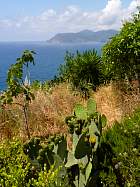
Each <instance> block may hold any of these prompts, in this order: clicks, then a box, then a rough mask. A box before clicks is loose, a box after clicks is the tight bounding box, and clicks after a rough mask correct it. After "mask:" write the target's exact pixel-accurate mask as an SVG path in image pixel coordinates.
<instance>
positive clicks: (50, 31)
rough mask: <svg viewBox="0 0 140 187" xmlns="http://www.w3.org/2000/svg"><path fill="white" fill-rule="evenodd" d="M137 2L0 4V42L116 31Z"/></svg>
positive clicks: (25, 0) (29, 0) (14, 0)
mask: <svg viewBox="0 0 140 187" xmlns="http://www.w3.org/2000/svg"><path fill="white" fill-rule="evenodd" d="M139 4H140V0H77V1H74V0H22V1H21V0H4V1H2V0H1V2H0V41H9V40H10V41H12V40H46V39H48V38H50V37H52V36H53V35H54V34H56V33H58V32H78V31H80V30H83V29H91V30H95V31H96V30H102V29H119V28H120V27H121V25H122V20H126V19H128V18H129V17H130V15H131V14H132V13H133V12H135V11H136V6H137V5H139Z"/></svg>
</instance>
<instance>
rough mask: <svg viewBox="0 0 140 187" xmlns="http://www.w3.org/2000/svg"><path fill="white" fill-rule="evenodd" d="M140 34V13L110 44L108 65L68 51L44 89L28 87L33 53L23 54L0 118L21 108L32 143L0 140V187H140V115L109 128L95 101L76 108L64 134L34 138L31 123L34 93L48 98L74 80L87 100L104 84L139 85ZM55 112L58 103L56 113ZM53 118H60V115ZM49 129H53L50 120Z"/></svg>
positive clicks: (0, 98)
mask: <svg viewBox="0 0 140 187" xmlns="http://www.w3.org/2000/svg"><path fill="white" fill-rule="evenodd" d="M139 33H140V11H139V13H137V14H135V15H134V16H133V19H132V20H131V21H129V22H126V23H125V24H124V25H123V27H122V29H121V31H120V33H119V34H117V35H116V36H115V37H113V38H112V39H111V40H110V41H109V42H108V43H107V44H106V45H105V46H104V49H103V57H102V59H101V58H100V57H99V56H98V55H97V53H96V51H94V50H93V51H86V52H84V53H83V54H80V53H79V52H77V54H76V55H72V54H71V53H67V54H66V57H65V61H66V63H65V64H64V65H62V66H61V67H60V74H59V77H58V78H57V77H56V78H55V79H54V80H52V81H49V82H44V83H43V84H41V83H40V82H39V81H34V83H33V84H32V86H29V85H28V84H25V83H24V81H23V68H24V66H25V67H26V68H27V73H26V74H27V77H28V79H29V72H28V66H29V63H32V64H34V57H33V55H34V54H35V53H34V52H33V51H28V50H26V51H24V52H23V55H22V56H21V58H18V59H17V62H16V64H15V65H12V66H11V68H10V69H9V71H8V78H7V83H8V88H7V90H5V91H4V92H3V93H2V94H1V96H0V107H1V111H0V112H1V116H4V120H3V121H2V124H4V125H5V124H6V123H7V121H8V120H9V116H8V118H6V117H5V110H6V107H7V106H8V107H9V106H11V107H12V106H13V105H15V104H16V105H18V106H19V107H21V109H22V117H24V118H23V124H24V125H23V127H24V129H25V131H26V134H27V137H28V141H27V138H26V139H24V140H22V139H20V140H17V139H15V137H14V138H13V139H12V138H11V140H2V141H1V143H0V187H65V186H68V187H91V186H99V187H117V186H118V187H129V186H131V187H137V186H140V177H139V173H140V161H139V156H140V134H139V133H140V110H136V111H135V112H134V113H133V115H132V116H131V117H127V118H125V119H124V120H123V121H122V122H120V123H118V122H116V123H115V124H113V126H112V127H110V128H109V129H108V128H107V126H106V124H107V118H106V117H105V115H102V114H100V113H99V112H97V110H96V108H97V107H96V103H95V101H94V100H93V99H91V98H90V99H88V100H84V101H86V103H87V106H86V107H85V103H84V105H82V104H76V106H75V108H74V111H73V113H72V115H71V116H67V117H66V118H65V124H66V125H67V130H68V131H67V132H66V133H63V134H61V133H57V134H53V135H52V134H51V135H49V133H48V136H45V135H44V136H39V137H35V135H34V136H32V135H31V133H30V127H29V121H28V116H29V115H30V114H31V113H30V110H29V107H30V103H31V102H33V100H34V99H35V95H34V90H39V89H40V90H43V91H44V90H45V94H46V95H45V96H46V97H48V95H47V94H48V90H49V89H50V87H51V86H52V85H53V86H54V85H55V84H59V83H60V82H61V81H66V82H67V81H68V82H70V83H71V84H72V86H73V88H74V89H78V90H79V91H80V92H82V93H83V94H84V96H85V98H87V97H89V95H90V94H89V93H90V90H94V91H96V88H97V87H98V86H100V85H101V84H102V83H106V82H109V81H110V80H128V82H130V83H131V81H132V80H133V79H137V80H138V81H140V68H139V57H140V50H139V47H140V36H139ZM55 97H56V98H57V94H55ZM73 97H76V96H73ZM42 98H43V97H42ZM42 98H41V99H42ZM61 98H62V95H61ZM67 98H68V97H67ZM18 99H19V100H18ZM42 100H43V99H42ZM55 101H56V102H57V99H56V100H55ZM43 102H44V101H43ZM70 102H72V101H70ZM49 103H51V100H49V102H47V104H49ZM60 103H61V102H60ZM55 104H56V103H55ZM44 106H45V105H44ZM56 106H57V105H53V109H54V108H55V107H56ZM42 111H44V114H45V121H44V122H45V123H44V126H46V124H47V123H46V121H49V120H50V119H49V117H48V116H47V115H48V113H49V110H48V108H47V109H46V108H45V107H44V108H43V110H41V113H42ZM50 113H51V114H53V115H54V110H52V111H51V112H50ZM59 114H60V115H61V112H60V111H59V112H58V113H57V115H59ZM60 115H59V117H62V116H60ZM46 116H47V117H46ZM14 117H15V116H14ZM22 117H21V118H22ZM33 117H34V116H33ZM54 118H55V117H54ZM5 119H6V120H5ZM7 119H8V120H7ZM34 122H36V119H35V120H34ZM13 123H14V124H15V121H14V122H13ZM49 123H50V124H53V125H54V124H55V123H52V121H51V120H50V121H49ZM50 124H49V125H50ZM35 125H36V124H35ZM44 126H43V128H44ZM43 128H42V131H43V130H44V129H43ZM53 128H54V126H53ZM53 130H54V129H52V131H53ZM61 130H62V129H61ZM1 139H2V138H1Z"/></svg>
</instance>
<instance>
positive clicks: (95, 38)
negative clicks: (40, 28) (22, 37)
mask: <svg viewBox="0 0 140 187" xmlns="http://www.w3.org/2000/svg"><path fill="white" fill-rule="evenodd" d="M117 33H118V31H116V30H101V31H97V32H94V31H90V30H83V31H80V32H77V33H59V34H56V35H55V36H54V37H53V38H51V39H50V40H48V41H47V42H48V43H87V42H106V41H107V40H108V39H109V38H111V37H112V36H114V35H115V34H117Z"/></svg>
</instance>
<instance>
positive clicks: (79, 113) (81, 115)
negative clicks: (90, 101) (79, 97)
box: [74, 104, 87, 120]
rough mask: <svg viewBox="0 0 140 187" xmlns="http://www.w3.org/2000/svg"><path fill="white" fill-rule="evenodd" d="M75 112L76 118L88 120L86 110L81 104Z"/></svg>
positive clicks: (76, 107)
mask: <svg viewBox="0 0 140 187" xmlns="http://www.w3.org/2000/svg"><path fill="white" fill-rule="evenodd" d="M74 111H75V114H76V117H77V118H78V119H81V120H86V119H87V113H86V109H85V108H84V107H83V106H82V105H81V104H77V105H76V106H75V109H74Z"/></svg>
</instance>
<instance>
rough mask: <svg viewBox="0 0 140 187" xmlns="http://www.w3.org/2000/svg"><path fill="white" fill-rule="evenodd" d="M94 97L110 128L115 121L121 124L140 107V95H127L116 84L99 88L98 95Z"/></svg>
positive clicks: (134, 93)
mask: <svg viewBox="0 0 140 187" xmlns="http://www.w3.org/2000/svg"><path fill="white" fill-rule="evenodd" d="M93 97H94V98H95V100H96V103H97V109H98V111H99V112H101V113H102V114H105V115H106V117H107V119H108V126H111V125H112V124H113V122H115V121H118V122H120V121H121V120H122V118H123V117H124V116H126V115H131V114H132V112H133V111H134V110H135V109H136V108H137V107H138V106H140V93H136V92H131V93H129V94H128V93H127V94H126V93H124V92H122V91H120V89H119V88H118V86H116V85H115V84H110V85H108V86H104V87H101V88H99V89H98V91H97V92H96V93H93Z"/></svg>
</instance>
